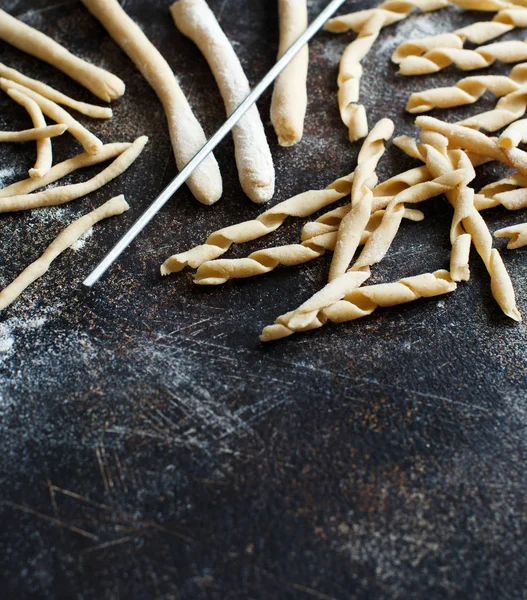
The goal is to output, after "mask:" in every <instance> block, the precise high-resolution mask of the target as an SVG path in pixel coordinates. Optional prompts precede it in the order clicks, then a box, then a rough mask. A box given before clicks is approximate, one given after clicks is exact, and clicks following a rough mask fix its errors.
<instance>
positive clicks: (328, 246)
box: [194, 169, 470, 285]
mask: <svg viewBox="0 0 527 600" xmlns="http://www.w3.org/2000/svg"><path fill="white" fill-rule="evenodd" d="M469 172H470V171H469ZM466 179H467V170H466V169H459V170H456V171H452V172H450V173H447V174H445V175H442V176H440V177H439V178H437V179H436V180H434V181H430V182H425V183H421V184H418V185H416V186H415V187H414V188H408V189H406V190H403V191H402V192H400V193H399V194H398V195H397V196H396V197H395V198H394V199H393V201H392V204H393V205H394V206H395V207H396V209H397V211H398V212H397V213H396V216H397V218H398V217H399V216H400V217H401V218H402V217H403V216H407V217H408V218H410V219H411V220H419V218H418V217H417V215H416V214H415V213H414V212H413V211H412V212H410V213H408V212H407V211H404V212H403V209H401V208H400V206H401V205H402V204H403V203H404V202H411V203H417V202H423V201H425V200H428V199H430V198H433V197H434V196H437V195H439V194H442V193H444V192H445V191H446V190H448V189H451V188H452V187H453V186H455V185H458V184H459V183H460V182H461V181H464V180H466ZM369 193H370V194H371V191H370V192H369ZM346 208H348V210H347V211H346ZM352 210H353V207H341V208H339V209H336V210H335V211H332V212H331V213H329V214H327V215H322V217H320V218H319V220H318V223H317V225H318V231H316V230H315V231H314V230H313V229H311V230H310V233H316V235H313V236H311V235H306V232H305V231H304V232H303V234H302V238H303V239H304V241H303V242H302V244H290V245H287V246H277V247H273V248H265V249H263V250H259V251H257V252H253V253H252V254H250V255H249V256H248V257H246V258H239V259H220V260H211V261H208V262H206V263H204V264H202V265H201V266H200V267H199V269H198V270H197V272H196V275H195V278H194V282H195V283H197V284H199V285H221V284H223V283H226V282H227V281H228V280H229V279H241V278H247V277H254V276H256V275H263V274H265V273H269V272H271V271H272V270H274V269H276V267H278V266H279V265H282V266H286V267H287V266H293V265H299V264H302V263H305V262H308V261H310V260H313V259H315V258H318V257H319V256H322V254H324V253H325V251H326V250H333V249H335V250H336V247H337V243H338V237H337V236H338V234H337V235H336V234H335V229H336V228H335V224H338V222H339V221H340V226H339V227H338V231H340V228H341V224H342V221H343V220H344V219H345V218H346V216H348V215H349V214H351V212H352ZM384 214H386V212H385V213H384ZM361 216H362V215H361ZM379 216H380V215H379V213H374V214H373V215H370V216H369V218H368V219H367V220H366V223H367V224H366V225H365V226H362V227H361V228H360V229H359V228H357V229H356V230H355V231H354V232H353V235H354V238H356V239H354V242H355V243H356V247H358V246H360V245H362V244H367V242H368V240H369V239H371V238H370V236H372V235H375V231H376V229H377V228H378V227H379V224H380V223H381V222H382V220H383V218H381V219H379ZM416 217H417V218H416ZM388 218H389V219H391V218H392V217H391V216H389V217H388ZM327 224H329V225H330V226H329V227H320V225H327ZM308 226H309V224H307V225H306V227H308ZM383 229H384V231H383V233H382V236H381V239H380V238H379V237H376V239H375V243H374V244H373V245H372V244H370V247H369V249H368V250H367V252H366V254H365V259H366V260H374V261H375V262H378V261H379V260H381V259H382V257H383V256H384V254H386V252H387V251H388V249H389V247H390V244H391V241H392V240H393V237H392V238H391V239H389V238H388V236H389V235H393V236H395V233H396V230H395V232H394V231H393V229H394V224H393V222H392V223H388V222H386V223H385V227H384V228H383ZM372 264H373V263H372ZM361 268H363V267H361ZM338 277H340V275H339V276H338ZM338 277H334V278H333V279H332V280H331V281H333V280H335V279H338Z"/></svg>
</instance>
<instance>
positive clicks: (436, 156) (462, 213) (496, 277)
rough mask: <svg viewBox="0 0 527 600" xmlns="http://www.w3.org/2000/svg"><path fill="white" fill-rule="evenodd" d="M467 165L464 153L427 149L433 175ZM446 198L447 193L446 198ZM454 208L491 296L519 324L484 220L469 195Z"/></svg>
mask: <svg viewBox="0 0 527 600" xmlns="http://www.w3.org/2000/svg"><path fill="white" fill-rule="evenodd" d="M452 157H457V165H453V163H452V159H453V158H452ZM454 160H455V158H454ZM469 165H470V161H469V159H468V157H467V156H466V154H465V153H464V152H458V153H455V154H454V153H452V154H450V155H449V156H446V155H442V154H441V152H440V151H439V150H437V149H436V148H433V147H431V146H429V147H428V148H427V166H428V168H429V169H430V172H431V173H432V174H434V175H438V176H439V175H441V174H445V173H448V172H449V171H451V169H452V167H453V166H458V167H464V168H470V167H469ZM448 195H449V194H448V193H447V197H448ZM454 208H455V211H456V214H457V216H458V219H459V222H460V223H462V225H463V227H464V229H465V231H466V232H467V233H468V234H470V235H471V236H472V241H473V243H474V247H475V248H476V250H477V252H478V254H479V255H480V256H481V258H482V260H483V262H484V264H485V267H486V268H487V271H488V273H489V275H490V279H491V289H492V295H493V296H494V298H495V300H496V301H497V302H498V304H499V306H500V308H501V309H502V310H503V312H504V313H505V314H506V315H507V316H508V317H510V318H511V319H513V320H515V321H521V320H522V319H521V315H520V313H519V312H518V309H517V307H516V299H515V295H514V289H513V287H512V283H511V281H510V277H509V275H508V273H507V270H506V268H505V266H504V264H503V260H502V258H501V256H500V254H499V252H498V251H497V250H495V249H493V248H492V236H491V234H490V232H489V229H488V227H487V225H486V223H485V221H484V220H483V218H482V217H481V215H480V214H479V212H478V211H477V210H476V208H475V206H474V202H473V196H470V194H463V195H462V196H459V197H458V199H457V201H456V204H455V206H454Z"/></svg>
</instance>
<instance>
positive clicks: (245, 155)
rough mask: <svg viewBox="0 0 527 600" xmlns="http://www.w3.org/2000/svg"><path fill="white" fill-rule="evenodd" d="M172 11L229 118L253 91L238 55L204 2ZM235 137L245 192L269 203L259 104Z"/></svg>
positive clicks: (183, 3)
mask: <svg viewBox="0 0 527 600" xmlns="http://www.w3.org/2000/svg"><path fill="white" fill-rule="evenodd" d="M170 10H171V12H172V16H173V17H174V21H175V23H176V26H177V28H178V29H179V30H180V31H181V32H182V33H183V34H184V35H186V36H187V37H188V38H190V39H191V40H192V41H193V42H194V43H195V44H196V45H197V46H198V48H199V49H200V50H201V52H202V54H203V56H204V57H205V59H206V60H207V62H208V64H209V66H210V69H211V71H212V74H213V75H214V78H215V80H216V83H217V84H218V87H219V89H220V93H221V96H222V98H223V101H224V103H225V109H226V111H227V114H228V115H230V114H231V113H233V112H234V111H235V110H236V108H238V106H239V105H240V104H241V103H242V102H243V101H244V100H245V98H247V96H248V95H249V94H250V91H251V89H250V87H249V81H248V79H247V77H246V75H245V73H244V71H243V68H242V66H241V64H240V61H239V59H238V57H237V56H236V52H234V49H233V47H232V45H231V43H230V42H229V40H228V38H227V36H226V35H225V33H224V32H223V29H222V28H221V26H220V24H219V23H218V21H217V20H216V17H215V16H214V13H213V12H212V11H211V10H210V8H209V7H208V5H207V3H206V2H205V0H178V2H175V3H174V4H173V5H172V6H171V8H170ZM232 137H233V139H234V149H235V156H236V165H237V167H238V176H239V179H240V184H241V186H242V189H243V191H244V192H245V193H246V194H247V196H248V197H249V198H250V199H251V200H252V201H253V202H258V203H261V202H267V201H268V200H270V199H271V198H272V197H273V195H274V188H275V172H274V166H273V158H272V156H271V150H270V149H269V144H268V143H267V137H266V135H265V130H264V127H263V124H262V120H261V118H260V113H259V112H258V107H257V106H256V104H255V105H253V106H252V107H251V108H250V109H249V110H248V111H247V113H246V114H245V115H244V116H243V117H242V118H241V119H240V121H239V122H238V124H237V125H235V126H234V127H233V129H232Z"/></svg>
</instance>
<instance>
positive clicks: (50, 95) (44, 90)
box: [0, 63, 112, 119]
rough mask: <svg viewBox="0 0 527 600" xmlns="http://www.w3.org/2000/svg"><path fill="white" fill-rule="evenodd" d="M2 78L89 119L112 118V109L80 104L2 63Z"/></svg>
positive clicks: (0, 75)
mask: <svg viewBox="0 0 527 600" xmlns="http://www.w3.org/2000/svg"><path fill="white" fill-rule="evenodd" d="M0 77H4V78H5V79H10V80H11V81H14V82H16V83H19V84H20V85H23V86H25V87H27V88H29V89H30V90H33V91H34V92H37V93H38V94H40V95H41V96H44V98H47V99H48V100H53V102H56V103H57V104H62V105H64V106H68V107H69V108H73V109H74V110H76V111H77V112H80V113H82V114H83V115H86V116H87V117H92V118H93V119H109V118H111V116H112V109H111V108H107V107H105V106H95V105H93V104H86V102H79V101H78V100H74V99H73V98H70V97H69V96H66V94H63V93H61V92H59V91H57V90H56V89H54V88H52V87H50V86H49V85H46V84H45V83H42V82H41V81H37V80H36V79H32V78H31V77H27V76H26V75H23V74H22V73H20V72H19V71H16V70H15V69H11V68H10V67H8V66H7V65H4V64H3V63H0Z"/></svg>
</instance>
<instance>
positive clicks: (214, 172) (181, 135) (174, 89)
mask: <svg viewBox="0 0 527 600" xmlns="http://www.w3.org/2000/svg"><path fill="white" fill-rule="evenodd" d="M83 3H84V5H85V6H86V7H87V8H88V10H89V11H90V12H91V13H92V14H93V16H94V17H95V18H96V19H98V20H99V21H100V22H101V24H102V25H103V27H104V28H105V29H106V30H107V31H108V33H109V34H110V35H111V37H112V38H113V39H114V40H115V42H116V43H117V44H119V46H120V47H121V48H122V49H123V50H124V52H126V54H127V55H128V56H129V58H130V59H131V60H132V61H133V62H134V64H135V65H136V67H137V68H138V69H139V71H140V72H141V74H142V75H143V77H144V78H145V79H146V80H147V81H148V83H149V84H150V85H151V86H152V88H153V89H154V91H155V92H156V94H157V96H158V98H159V100H160V101H161V103H162V104H163V108H164V110H165V114H166V117H167V121H168V130H169V133H170V139H171V142H172V148H173V150H174V156H175V159H176V164H177V168H178V169H179V170H181V169H183V167H184V166H185V165H186V164H187V163H188V162H189V161H190V160H191V159H192V158H193V157H194V155H195V154H197V152H198V151H199V150H200V149H201V147H202V146H203V145H204V144H205V143H206V141H207V140H206V137H205V133H204V132H203V129H202V128H201V125H200V124H199V123H198V121H197V119H196V117H195V116H194V113H193V112H192V109H191V108H190V105H189V103H188V101H187V99H186V98H185V95H184V94H183V92H182V91H181V88H180V87H179V84H178V82H177V81H176V77H175V75H174V73H173V71H172V69H171V68H170V66H169V65H168V63H167V61H166V60H165V59H164V58H163V56H162V55H161V53H160V52H159V51H158V50H157V49H156V48H155V47H154V45H153V44H152V43H151V42H150V40H149V39H148V38H147V37H146V35H145V34H144V33H143V31H142V30H141V28H140V27H139V26H138V25H137V24H136V23H135V22H134V21H133V20H132V19H131V18H130V17H129V16H128V15H127V14H126V12H125V11H124V10H123V9H122V8H121V5H120V4H119V2H118V1H117V0H83ZM187 185H188V186H189V188H190V190H191V191H192V193H193V195H194V196H195V198H196V199H197V200H199V202H202V203H203V204H207V205H209V204H213V203H214V202H216V201H217V200H219V198H220V197H221V195H222V191H223V186H222V181H221V174H220V170H219V167H218V163H217V162H216V159H215V158H214V156H213V155H212V154H210V155H209V156H208V157H207V158H206V159H205V160H204V161H203V162H202V163H201V165H200V166H199V167H198V168H197V169H196V171H195V172H194V173H193V174H192V176H191V177H189V179H188V180H187Z"/></svg>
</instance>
